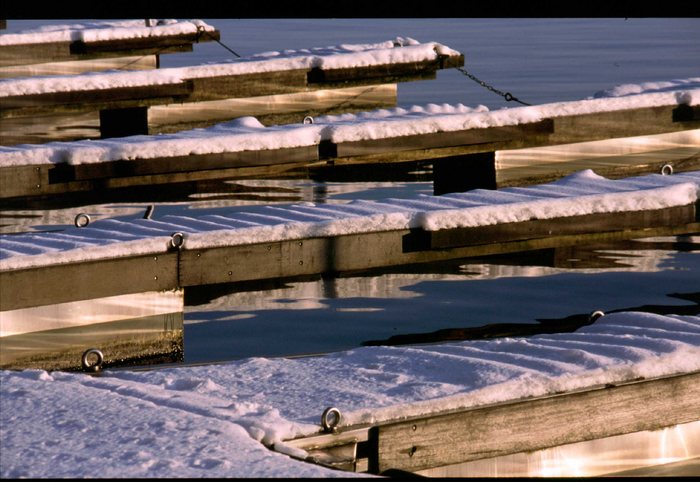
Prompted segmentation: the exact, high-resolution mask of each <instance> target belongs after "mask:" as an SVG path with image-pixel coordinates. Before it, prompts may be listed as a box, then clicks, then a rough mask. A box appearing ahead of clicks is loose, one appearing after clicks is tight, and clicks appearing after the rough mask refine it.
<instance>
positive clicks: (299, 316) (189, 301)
mask: <svg viewBox="0 0 700 482" xmlns="http://www.w3.org/2000/svg"><path fill="white" fill-rule="evenodd" d="M205 21H207V22H208V23H210V24H212V25H214V26H216V27H217V28H219V30H220V31H221V34H222V35H221V41H222V43H224V44H225V45H226V46H228V47H229V48H231V49H233V50H235V51H236V52H237V53H239V54H240V55H249V54H252V53H258V52H263V51H271V50H283V49H300V48H310V47H324V46H329V45H338V44H340V43H362V42H379V41H384V40H389V39H393V38H394V37H397V36H404V37H412V38H415V39H416V40H418V41H420V42H428V41H436V42H440V43H443V44H445V45H448V46H450V47H452V48H454V49H456V50H459V51H461V52H463V53H464V54H465V57H466V62H465V67H466V68H467V70H469V71H470V72H472V73H473V74H475V75H477V76H478V77H480V78H481V79H482V80H485V81H487V82H488V83H489V84H491V85H493V86H495V87H496V88H498V89H500V90H502V91H509V92H512V93H513V94H514V95H515V96H517V97H518V98H520V99H522V100H525V101H527V102H529V103H532V104H538V103H546V102H556V101H565V100H578V99H583V98H586V97H589V96H592V95H593V94H594V93H595V92H597V91H599V90H603V89H608V88H612V87H614V86H616V85H619V84H624V83H642V82H652V81H663V80H672V79H678V78H688V77H693V76H698V74H699V72H700V71H698V59H700V19H692V18H691V19H670V18H669V19H666V18H664V19H629V20H624V19H546V20H540V19H369V20H368V19H328V20H304V19H283V20H274V19H261V20H225V19H216V20H206V19H205ZM54 22H55V21H54ZM42 23H44V22H41V21H9V22H8V25H7V27H8V29H7V31H8V32H12V31H14V30H20V29H22V28H29V27H33V26H36V25H40V24H42ZM60 23H75V22H71V21H69V20H66V21H61V22H60ZM231 58H232V54H231V53H230V51H228V50H226V49H225V48H223V47H222V46H221V45H219V44H217V43H214V42H209V43H202V44H198V45H195V50H194V52H193V53H182V54H172V55H164V56H162V58H161V65H162V66H163V67H171V66H183V65H192V64H199V63H203V62H219V61H223V60H227V59H231ZM398 92H399V96H398V103H399V105H400V106H410V105H415V104H420V105H424V104H427V103H450V104H456V103H463V104H465V105H468V106H476V105H479V104H483V105H486V106H488V107H489V108H491V109H496V108H501V107H505V106H514V105H512V104H508V103H507V102H505V100H504V99H503V98H502V97H500V96H498V95H496V94H494V93H493V92H490V91H487V90H486V89H484V88H483V87H481V86H479V85H477V84H476V83H474V82H472V81H471V80H469V79H467V78H466V77H464V76H463V75H462V74H460V73H459V72H457V71H454V70H453V71H442V72H439V73H438V76H437V79H435V80H431V81H424V82H412V83H406V84H400V85H399V89H398ZM396 177H398V176H387V177H386V178H384V179H375V181H377V182H367V181H363V182H323V181H321V180H315V181H311V180H266V181H255V180H251V181H229V182H216V183H209V184H199V185H197V186H194V187H193V186H184V187H182V189H177V188H175V187H173V188H168V189H157V190H152V189H151V190H147V191H144V192H138V193H128V196H127V197H123V196H121V195H120V197H115V198H114V199H108V198H95V197H94V196H83V197H75V198H71V199H68V198H66V199H54V200H50V201H48V202H47V201H44V202H39V203H20V204H16V203H13V204H12V205H10V204H4V205H1V206H0V232H1V233H11V232H18V231H24V230H37V229H38V230H49V229H61V228H62V227H63V226H68V225H71V224H72V223H73V219H74V217H75V215H76V214H77V213H79V212H90V213H91V216H93V218H96V219H97V218H100V217H109V216H135V217H141V216H142V215H143V213H144V212H145V210H146V209H148V208H149V207H150V206H153V207H154V208H155V210H156V211H158V212H165V211H183V210H198V209H205V208H208V207H221V206H229V207H230V208H231V209H245V208H246V206H251V205H256V204H266V203H278V202H299V201H313V202H345V201H348V200H352V199H378V198H383V197H409V196H412V195H413V194H416V193H428V194H430V193H432V185H431V183H430V182H428V181H426V179H424V177H425V176H424V174H422V173H420V172H418V173H413V174H412V177H411V176H408V177H407V178H405V179H402V180H397V179H396ZM699 250H700V239H699V237H698V235H696V236H695V237H692V236H686V237H669V238H654V239H649V240H643V241H630V242H620V243H617V244H611V245H606V246H581V247H577V248H575V249H574V248H560V249H553V250H547V251H541V252H536V253H521V254H514V255H510V256H503V257H499V258H489V259H480V260H473V259H472V260H459V261H454V262H449V263H440V264H431V265H426V266H421V267H419V268H405V269H394V270H390V271H383V272H374V273H367V274H365V275H363V276H354V277H341V278H318V279H309V280H303V281H299V280H296V281H277V282H271V283H270V284H267V285H262V284H258V285H245V286H242V285H232V286H217V287H205V288H198V289H192V290H189V291H188V292H187V293H186V305H187V306H186V313H185V360H186V361H188V362H206V361H213V360H222V359H230V358H240V357H248V356H278V355H296V354H308V353H318V352H327V351H333V350H343V349H348V348H352V347H357V346H361V345H363V344H372V343H377V342H380V343H394V342H402V339H401V338H396V337H397V336H404V337H409V336H410V337H409V338H404V339H403V341H406V340H407V339H408V340H416V339H420V340H424V341H437V340H439V339H440V338H441V337H447V338H450V337H455V336H460V334H461V336H465V337H477V336H486V335H488V336H493V335H498V334H512V333H516V334H517V333H519V334H527V332H528V330H530V329H531V327H537V328H538V329H539V328H542V329H548V330H557V329H565V328H566V329H573V328H571V327H572V326H575V325H576V324H577V323H583V322H585V321H586V320H587V316H588V314H589V313H591V312H592V311H594V310H604V311H606V312H608V311H614V310H636V309H639V310H644V311H653V312H658V313H682V314H698V297H699V296H700V256H699V255H698V252H699ZM510 324H516V325H520V326H521V327H522V328H518V327H516V328H513V326H511V325H510ZM493 325H498V326H493ZM486 326H488V327H489V329H480V328H479V327H486ZM477 328H479V329H477ZM438 330H448V331H445V332H441V333H439V334H437V335H436V334H435V333H434V332H436V331H438ZM438 335H440V336H438ZM392 337H394V338H392Z"/></svg>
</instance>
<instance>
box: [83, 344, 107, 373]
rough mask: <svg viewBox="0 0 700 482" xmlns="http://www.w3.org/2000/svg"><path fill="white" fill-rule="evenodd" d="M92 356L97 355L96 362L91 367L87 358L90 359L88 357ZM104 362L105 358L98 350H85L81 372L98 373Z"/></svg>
mask: <svg viewBox="0 0 700 482" xmlns="http://www.w3.org/2000/svg"><path fill="white" fill-rule="evenodd" d="M93 354H94V355H97V362H95V364H94V365H91V364H90V361H89V360H88V358H89V357H90V355H93ZM104 360H105V357H104V355H103V354H102V352H101V351H100V350H98V349H97V348H90V349H89V350H86V351H85V353H83V358H82V365H83V370H84V371H86V372H98V371H100V370H101V369H102V363H103V362H104Z"/></svg>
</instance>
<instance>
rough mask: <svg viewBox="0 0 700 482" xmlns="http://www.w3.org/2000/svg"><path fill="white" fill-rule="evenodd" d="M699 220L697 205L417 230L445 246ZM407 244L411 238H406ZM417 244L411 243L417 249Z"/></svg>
mask: <svg viewBox="0 0 700 482" xmlns="http://www.w3.org/2000/svg"><path fill="white" fill-rule="evenodd" d="M695 220H696V208H695V206H694V205H692V204H691V205H688V206H679V207H672V208H665V209H658V210H652V211H627V212H618V213H599V214H585V215H580V216H570V217H564V218H553V219H541V220H540V219H534V220H530V221H525V222H517V223H503V224H496V225H490V226H477V227H470V228H457V229H443V230H440V231H422V232H420V231H416V232H415V233H414V234H415V235H416V240H417V239H420V238H423V239H425V240H426V246H425V247H424V248H423V249H444V248H453V247H458V246H469V245H476V244H488V243H492V242H494V241H498V242H508V241H515V240H521V239H534V238H544V237H548V236H551V234H552V233H557V235H575V234H584V233H600V232H606V231H619V230H624V229H643V228H647V227H661V226H679V225H683V224H688V223H692V222H694V221H695ZM406 240H407V244H408V238H406ZM415 247H416V245H414V246H412V249H415Z"/></svg>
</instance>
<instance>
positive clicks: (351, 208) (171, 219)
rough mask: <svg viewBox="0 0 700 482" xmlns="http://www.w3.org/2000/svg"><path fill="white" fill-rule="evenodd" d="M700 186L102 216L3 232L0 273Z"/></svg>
mask: <svg viewBox="0 0 700 482" xmlns="http://www.w3.org/2000/svg"><path fill="white" fill-rule="evenodd" d="M698 189H700V171H692V172H687V173H678V174H674V175H671V176H664V175H649V176H640V177H636V178H629V179H624V180H608V179H605V178H603V177H601V176H598V175H596V174H595V173H594V172H592V171H590V170H589V171H582V172H580V173H577V174H574V175H571V176H568V177H566V178H564V179H561V180H560V181H557V182H553V183H550V184H545V185H539V186H531V187H522V188H506V189H502V190H498V191H490V190H474V191H470V192H466V193H454V194H450V195H445V196H439V197H437V196H427V195H419V196H418V197H415V198H412V199H401V198H394V199H385V200H380V201H366V200H355V201H351V202H348V203H347V204H314V203H301V204H293V205H282V206H280V205H275V206H269V205H267V206H257V207H248V208H246V210H245V211H237V210H235V209H230V208H222V209H213V210H210V211H209V210H201V211H200V210H197V211H193V212H192V214H191V215H187V216H185V215H168V214H166V215H163V216H159V215H158V211H157V210H156V211H155V213H154V214H153V215H152V216H151V218H150V219H143V218H136V219H134V218H129V219H120V218H112V219H101V220H96V221H94V222H92V223H90V224H89V225H87V226H85V227H77V226H70V227H67V228H66V229H64V230H62V231H53V232H36V233H31V232H30V233H22V234H17V235H12V236H3V237H2V238H0V241H1V247H0V272H3V273H7V272H10V271H13V270H21V269H29V268H38V267H45V266H49V265H61V264H67V263H87V262H90V261H94V260H101V259H102V260H104V259H112V258H120V257H136V256H143V255H159V254H166V253H168V252H169V249H171V248H172V246H171V245H170V244H169V243H170V242H171V237H172V235H173V233H181V234H182V235H183V236H184V245H183V246H182V247H181V248H182V250H185V251H187V250H193V251H195V250H203V249H213V248H217V247H227V246H229V247H230V246H245V245H252V244H260V243H275V242H280V241H290V240H305V239H311V238H324V237H325V238H329V237H339V236H346V235H352V234H371V233H381V232H388V231H401V230H422V231H427V232H439V231H440V230H449V229H456V228H473V227H485V226H489V225H498V224H503V223H518V222H525V221H531V220H552V219H556V218H568V217H576V216H584V215H594V214H605V213H624V212H638V211H653V210H663V209H666V208H673V207H679V206H688V205H691V206H692V205H693V204H694V203H695V202H696V201H697V197H698ZM690 221H692V219H691V220H690Z"/></svg>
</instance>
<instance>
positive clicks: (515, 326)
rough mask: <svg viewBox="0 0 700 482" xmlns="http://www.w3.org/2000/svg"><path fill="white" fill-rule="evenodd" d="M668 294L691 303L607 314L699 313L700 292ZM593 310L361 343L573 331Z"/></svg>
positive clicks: (587, 320)
mask: <svg viewBox="0 0 700 482" xmlns="http://www.w3.org/2000/svg"><path fill="white" fill-rule="evenodd" d="M668 296H669V297H671V298H676V299H680V300H685V301H690V302H692V303H694V305H690V306H677V305H643V306H638V307H633V308H621V309H617V310H610V311H608V312H607V313H606V314H610V313H616V312H625V311H641V312H644V313H655V314H657V315H682V316H698V315H700V292H697V293H669V294H668ZM596 319H597V318H596V317H594V316H592V313H585V314H577V315H571V316H567V317H565V318H558V319H545V318H542V319H538V320H537V321H538V322H539V323H494V324H489V325H484V326H478V327H473V328H469V327H467V328H446V329H442V330H437V331H433V332H429V333H407V334H402V335H394V336H391V337H389V338H387V339H386V340H369V341H365V342H363V343H362V345H363V346H396V345H416V344H422V343H440V342H445V341H464V340H481V339H488V338H503V337H512V336H532V335H542V334H553V333H572V332H574V331H576V330H578V329H579V328H582V327H584V326H587V325H592V324H593V323H595V321H596Z"/></svg>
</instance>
